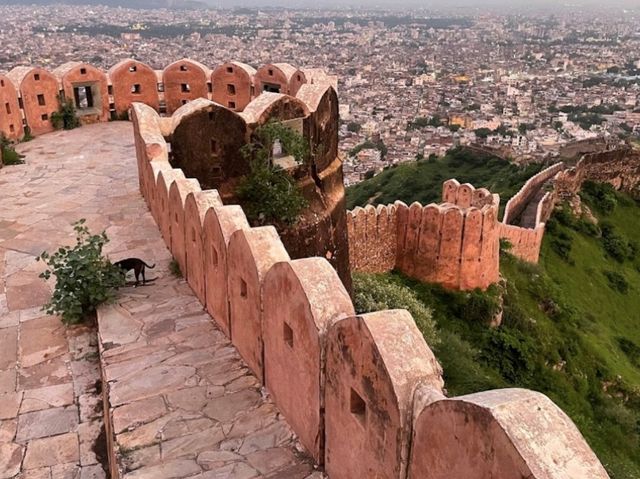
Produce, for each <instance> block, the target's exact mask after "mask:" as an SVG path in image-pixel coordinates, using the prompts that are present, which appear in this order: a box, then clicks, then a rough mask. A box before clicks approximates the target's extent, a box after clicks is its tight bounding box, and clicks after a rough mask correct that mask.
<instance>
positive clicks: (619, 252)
mask: <svg viewBox="0 0 640 479" xmlns="http://www.w3.org/2000/svg"><path fill="white" fill-rule="evenodd" d="M602 246H603V248H604V250H605V251H606V252H607V254H608V255H609V256H611V257H612V258H613V259H615V260H616V261H618V262H620V263H623V262H624V261H625V260H627V259H629V260H633V259H635V256H636V254H637V251H638V245H637V244H636V243H635V242H630V241H628V240H627V238H625V237H624V236H622V235H620V234H618V233H617V232H616V231H615V229H614V227H613V225H611V224H610V223H603V224H602Z"/></svg>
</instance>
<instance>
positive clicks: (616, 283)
mask: <svg viewBox="0 0 640 479" xmlns="http://www.w3.org/2000/svg"><path fill="white" fill-rule="evenodd" d="M603 274H604V275H605V276H606V277H607V281H608V282H609V286H610V287H611V289H613V290H614V291H617V292H619V293H622V294H627V292H628V291H629V282H628V281H627V279H626V278H625V277H624V276H623V275H622V274H620V273H618V272H617V271H609V270H605V271H603Z"/></svg>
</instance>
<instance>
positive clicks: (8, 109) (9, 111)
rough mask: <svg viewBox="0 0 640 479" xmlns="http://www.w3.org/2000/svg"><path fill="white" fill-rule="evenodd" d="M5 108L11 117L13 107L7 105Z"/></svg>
mask: <svg viewBox="0 0 640 479" xmlns="http://www.w3.org/2000/svg"><path fill="white" fill-rule="evenodd" d="M4 107H5V108H6V109H7V115H11V105H9V103H5V104H4Z"/></svg>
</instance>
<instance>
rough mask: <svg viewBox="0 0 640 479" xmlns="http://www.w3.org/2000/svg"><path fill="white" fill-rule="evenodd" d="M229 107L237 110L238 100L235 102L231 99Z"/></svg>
mask: <svg viewBox="0 0 640 479" xmlns="http://www.w3.org/2000/svg"><path fill="white" fill-rule="evenodd" d="M229 108H230V109H232V110H235V108H236V102H235V101H230V102H229Z"/></svg>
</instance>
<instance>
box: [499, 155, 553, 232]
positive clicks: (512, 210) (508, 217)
mask: <svg viewBox="0 0 640 479" xmlns="http://www.w3.org/2000/svg"><path fill="white" fill-rule="evenodd" d="M563 169H564V164H563V163H556V164H555V165H551V166H550V167H548V168H546V169H544V170H542V171H541V172H540V173H538V174H536V175H534V176H532V177H531V178H529V179H528V180H527V181H526V182H525V184H524V185H523V186H522V188H520V190H519V191H518V192H517V193H516V194H515V195H513V197H511V199H510V200H509V201H508V202H507V205H506V206H505V209H504V215H503V217H502V222H503V223H505V224H513V223H514V222H515V221H516V220H517V219H518V217H519V216H520V215H521V214H522V213H523V212H524V210H525V208H526V207H527V205H528V204H529V203H530V202H531V201H532V200H533V199H534V198H535V196H536V194H537V193H538V191H539V190H540V188H541V187H542V185H544V184H545V183H546V182H547V181H549V180H551V179H552V178H553V177H554V176H555V175H556V174H557V173H558V172H559V171H562V170H563ZM532 226H533V225H532Z"/></svg>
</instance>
